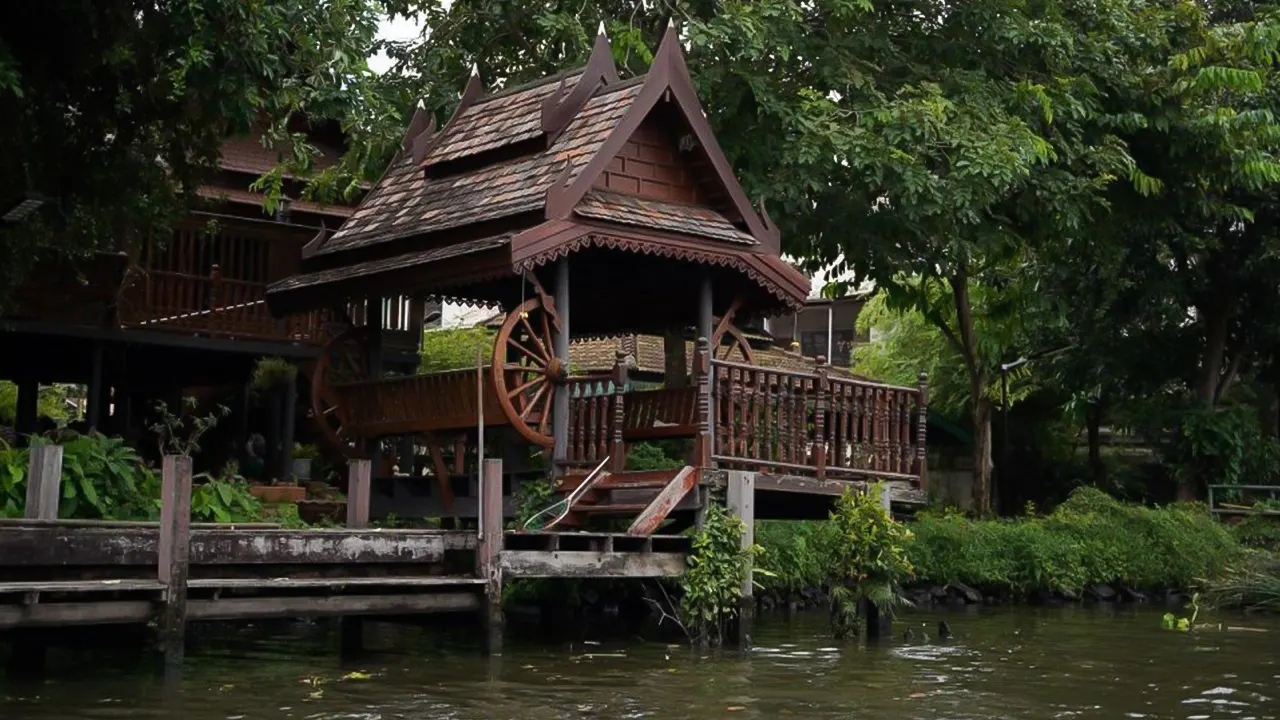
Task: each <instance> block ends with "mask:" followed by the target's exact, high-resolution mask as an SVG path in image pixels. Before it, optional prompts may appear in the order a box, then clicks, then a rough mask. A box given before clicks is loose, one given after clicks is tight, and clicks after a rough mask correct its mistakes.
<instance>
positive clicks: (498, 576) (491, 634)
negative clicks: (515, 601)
mask: <svg viewBox="0 0 1280 720" xmlns="http://www.w3.org/2000/svg"><path fill="white" fill-rule="evenodd" d="M479 520H480V547H479V548H478V549H477V550H476V575H477V576H479V577H480V579H482V580H484V581H485V586H484V589H485V597H484V601H483V602H482V603H481V609H480V613H481V616H480V619H481V622H482V623H483V624H484V628H485V647H486V649H487V651H488V652H490V653H492V654H501V653H502V623H503V617H502V567H501V562H500V561H501V555H502V533H503V528H502V461H501V460H485V461H484V467H483V468H481V478H480V508H479Z"/></svg>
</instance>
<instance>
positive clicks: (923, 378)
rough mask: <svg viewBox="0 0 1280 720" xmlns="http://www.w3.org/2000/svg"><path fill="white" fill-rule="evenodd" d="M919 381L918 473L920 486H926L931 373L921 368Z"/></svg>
mask: <svg viewBox="0 0 1280 720" xmlns="http://www.w3.org/2000/svg"><path fill="white" fill-rule="evenodd" d="M916 381H917V383H918V385H917V389H918V390H919V393H920V397H919V400H918V403H919V411H918V412H917V413H916V468H915V470H916V475H917V476H919V478H920V487H921V488H924V487H925V477H926V476H927V473H928V455H927V454H926V452H925V451H926V448H925V438H926V436H927V435H928V431H929V374H928V373H926V372H925V371H923V370H921V371H920V374H919V375H918V376H917V377H916Z"/></svg>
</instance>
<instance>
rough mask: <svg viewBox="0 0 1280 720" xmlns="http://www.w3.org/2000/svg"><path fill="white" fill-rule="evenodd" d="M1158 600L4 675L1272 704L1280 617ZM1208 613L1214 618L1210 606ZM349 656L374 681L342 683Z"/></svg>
mask: <svg viewBox="0 0 1280 720" xmlns="http://www.w3.org/2000/svg"><path fill="white" fill-rule="evenodd" d="M1159 616H1160V613H1159V612H1156V611H1151V610H1147V611H1142V612H1133V611H1125V610H1119V611H1113V610H1111V609H1110V608H1098V609H1039V610H1038V609H1027V610H1009V609H998V610H984V611H982V612H975V613H962V612H957V613H950V614H946V615H932V614H919V613H915V614H911V615H909V616H907V617H905V618H902V619H901V620H900V622H899V623H898V625H897V626H896V630H897V632H898V633H900V632H901V629H902V627H903V626H904V624H905V623H906V622H907V621H910V622H912V623H915V624H917V625H918V624H920V623H925V624H926V625H927V627H928V628H929V630H930V634H931V635H932V634H934V633H933V628H934V627H935V626H936V624H937V620H938V619H939V618H941V617H945V618H946V619H947V620H948V621H949V622H950V624H951V627H952V629H953V631H954V632H955V635H956V637H955V638H953V639H952V640H950V641H948V642H945V643H938V642H927V643H926V642H914V643H906V642H904V641H903V640H902V638H901V637H900V636H899V637H896V638H894V639H893V641H891V642H885V643H883V644H881V645H879V646H874V647H863V646H858V645H857V644H848V645H837V644H835V643H833V642H832V641H831V640H830V639H829V638H827V637H826V636H825V635H824V633H825V629H826V628H825V625H824V622H823V618H822V617H821V614H820V613H809V614H802V615H799V616H797V617H796V618H794V619H792V620H790V621H788V620H787V619H785V618H783V617H781V616H777V617H771V618H766V619H763V620H762V621H761V623H760V625H759V627H758V631H757V637H756V642H757V645H756V647H755V648H754V649H753V650H751V651H749V652H736V651H724V652H715V653H696V652H691V651H690V650H688V649H686V648H682V647H679V646H669V645H666V644H664V643H645V642H640V641H616V640H602V641H601V642H600V643H599V644H594V643H583V642H575V643H572V644H570V643H567V642H566V643H546V642H536V641H530V640H524V641H522V640H519V639H518V638H511V637H509V638H508V644H507V648H506V652H505V653H504V654H503V655H502V656H501V657H493V658H486V657H483V656H482V655H481V654H480V653H479V652H478V651H476V650H475V649H473V647H474V646H473V643H474V641H475V636H474V635H471V634H468V633H466V632H463V631H462V630H461V629H456V628H455V629H449V628H446V629H444V630H442V629H440V628H416V627H414V628H407V627H405V626H399V625H378V626H374V627H372V628H370V630H369V633H368V635H367V644H368V645H369V646H370V647H371V649H372V650H373V651H372V652H371V653H369V654H367V655H365V656H364V657H362V658H361V659H360V660H359V661H356V662H347V663H344V662H342V661H341V660H340V659H339V657H338V653H337V652H336V651H335V650H334V648H335V647H336V640H335V638H334V633H333V632H332V630H330V629H328V627H327V626H324V625H313V626H294V627H292V628H290V629H286V631H285V632H284V633H283V634H282V633H281V632H279V631H278V629H277V631H276V632H273V633H272V634H266V633H263V632H262V631H260V630H255V629H252V628H250V629H241V630H236V631H234V632H218V633H216V634H214V635H213V636H212V637H209V636H206V637H204V638H203V639H202V641H201V642H199V643H197V647H196V648H194V649H193V650H192V652H191V653H190V654H189V656H188V658H187V664H186V674H185V678H184V681H183V683H182V685H181V687H180V688H178V689H168V690H167V689H166V688H165V687H164V686H163V684H162V683H161V682H160V681H159V680H158V679H156V677H155V676H154V675H153V674H151V673H150V672H149V671H148V669H147V668H145V667H139V666H137V665H131V664H129V662H128V661H127V660H125V659H118V660H113V659H112V657H113V655H112V654H107V655H105V656H101V655H94V656H92V657H91V656H88V655H85V656H81V657H78V658H77V657H71V658H68V657H67V656H66V655H65V653H64V654H62V655H55V656H53V657H52V660H53V665H54V668H53V669H54V678H53V679H51V680H47V681H45V682H43V683H39V684H14V683H12V682H9V683H2V682H0V718H3V719H4V720H10V719H13V720H18V719H25V718H41V719H45V718H112V719H115V718H122V719H123V718H161V717H164V718H168V717H173V718H184V719H187V720H214V719H215V718H216V719H217V720H241V719H243V720H252V719H256V718H307V719H321V718H323V719H330V718H333V719H336V718H351V719H354V718H363V719H368V720H374V719H390V718H494V719H502V720H505V719H508V718H511V719H515V718H519V719H520V720H526V719H527V720H533V719H537V718H649V717H652V718H707V717H741V718H777V717H797V718H1190V719H1196V720H1204V719H1209V718H1237V719H1239V720H1244V719H1246V718H1255V719H1258V720H1261V719H1262V718H1276V717H1280V620H1277V619H1275V618H1271V619H1259V618H1244V617H1239V616H1230V617H1218V616H1210V617H1209V618H1208V619H1209V620H1212V621H1214V622H1217V621H1220V620H1221V621H1223V622H1224V623H1225V624H1227V625H1232V626H1240V627H1249V628H1254V629H1255V631H1245V630H1220V631H1219V630H1212V631H1208V630H1205V631H1199V632H1196V633H1194V634H1179V633H1174V632H1167V631H1164V630H1162V629H1161V628H1160V622H1159ZM1202 619H1203V618H1202ZM352 671H364V672H367V673H369V674H370V675H372V677H370V678H368V679H360V678H353V679H347V680H343V679H341V678H342V677H343V676H344V675H346V674H348V673H350V672H352Z"/></svg>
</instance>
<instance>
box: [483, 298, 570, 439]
mask: <svg viewBox="0 0 1280 720" xmlns="http://www.w3.org/2000/svg"><path fill="white" fill-rule="evenodd" d="M549 302H550V300H549V299H547V298H543V297H541V296H540V297H536V298H531V299H529V300H526V301H524V302H523V303H521V304H520V306H519V307H516V308H514V309H513V310H512V311H511V312H510V314H508V315H507V319H506V320H505V321H503V323H502V328H501V329H500V330H499V331H498V337H497V339H496V341H495V342H494V345H493V363H492V365H491V366H490V373H491V378H490V380H491V382H492V383H493V387H494V390H495V391H496V394H497V399H498V403H499V404H500V405H501V406H502V411H503V414H505V415H506V416H507V420H508V421H509V422H510V423H511V426H512V427H513V428H515V430H516V432H518V433H520V435H521V436H522V437H524V438H525V439H526V440H528V441H529V442H532V443H534V444H537V445H540V446H542V447H551V445H552V439H551V436H550V435H549V434H548V433H547V418H546V416H547V414H548V413H547V411H546V409H547V408H550V407H551V406H552V398H553V397H554V396H555V394H556V393H557V392H562V391H563V389H562V388H561V387H560V382H561V380H562V379H563V375H564V371H563V369H562V363H560V362H559V361H558V360H557V359H556V358H555V357H554V355H553V354H552V350H551V349H552V348H553V347H554V344H553V342H552V336H551V332H550V328H551V324H550V322H549V321H548V318H547V316H548V311H549V307H547V306H545V305H544V303H549ZM535 316H537V317H535ZM538 327H541V328H542V330H543V332H541V333H539V332H538V331H537V330H536V329H535V328H538Z"/></svg>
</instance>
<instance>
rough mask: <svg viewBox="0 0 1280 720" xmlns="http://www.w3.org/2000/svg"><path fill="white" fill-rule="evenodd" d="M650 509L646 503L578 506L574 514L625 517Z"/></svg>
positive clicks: (574, 509)
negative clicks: (624, 515)
mask: <svg viewBox="0 0 1280 720" xmlns="http://www.w3.org/2000/svg"><path fill="white" fill-rule="evenodd" d="M647 507H649V506H648V505H647V504H645V503H613V504H609V505H577V506H575V507H574V508H573V511H574V512H578V513H587V514H590V515H623V514H631V513H638V512H640V511H641V510H644V509H645V508H647Z"/></svg>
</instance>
